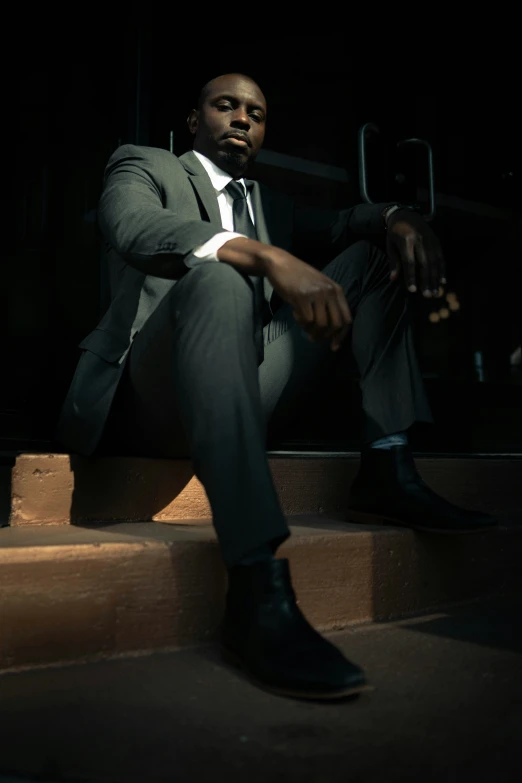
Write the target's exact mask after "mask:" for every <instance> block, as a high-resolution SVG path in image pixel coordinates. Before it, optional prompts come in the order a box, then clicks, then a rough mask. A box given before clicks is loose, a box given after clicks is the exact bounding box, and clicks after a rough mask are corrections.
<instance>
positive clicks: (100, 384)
mask: <svg viewBox="0 0 522 783" xmlns="http://www.w3.org/2000/svg"><path fill="white" fill-rule="evenodd" d="M252 201H253V207H254V213H255V217H256V229H257V233H258V237H259V240H260V241H261V242H265V243H267V244H272V245H276V246H278V247H282V248H284V249H285V250H289V251H290V252H296V254H297V253H299V254H300V257H303V254H302V252H301V251H302V249H303V248H308V249H309V250H310V252H314V250H315V251H316V250H318V249H320V250H322V252H323V253H326V256H325V261H324V263H325V264H326V263H327V262H328V261H329V260H330V259H332V258H334V257H335V255H336V254H337V253H339V252H341V250H343V249H344V248H345V247H346V246H347V245H348V244H350V241H354V240H355V239H356V237H357V234H360V233H364V234H367V233H378V232H380V231H382V224H381V212H382V210H383V208H384V207H385V206H386V205H385V204H372V205H368V204H361V205H358V206H355V207H352V208H350V209H345V210H317V209H303V208H300V207H297V206H296V205H295V202H294V200H293V199H292V198H291V197H289V196H287V195H286V194H282V193H278V192H277V191H274V190H272V189H269V188H266V187H265V186H263V185H261V184H259V183H257V182H256V183H254V185H253V189H252ZM98 220H99V226H100V229H101V233H102V236H103V239H104V249H105V256H106V260H107V263H108V271H109V281H110V295H111V303H110V305H109V307H108V310H107V312H106V313H105V315H104V316H103V318H102V319H101V321H100V323H99V324H98V326H97V327H96V329H94V330H93V331H92V332H91V333H90V334H89V335H87V337H86V338H85V339H84V340H82V342H81V343H80V346H79V347H80V349H81V350H82V354H81V357H80V360H79V363H78V366H77V368H76V372H75V374H74V377H73V379H72V383H71V386H70V388H69V391H68V393H67V396H66V399H65V401H64V404H63V407H62V411H61V415H60V418H59V422H58V427H57V432H56V437H57V439H58V440H59V441H60V442H61V443H62V444H63V445H64V446H65V447H66V448H67V449H68V450H69V451H71V452H76V453H79V454H83V455H89V454H92V453H93V452H94V450H95V449H96V446H97V445H98V443H99V440H100V438H101V435H102V432H103V428H104V425H105V422H106V420H107V416H108V414H109V410H110V407H111V403H112V400H113V398H114V394H115V392H116V388H117V386H118V383H119V380H120V378H121V375H122V372H123V368H124V365H125V360H126V357H127V355H128V353H129V350H130V348H131V346H132V341H133V340H134V338H135V336H136V334H137V333H138V332H139V331H140V329H141V328H142V326H143V324H144V323H145V321H146V320H147V318H149V316H150V315H151V314H152V313H153V312H154V310H155V309H156V307H157V306H158V305H159V303H160V302H161V300H162V299H163V297H164V296H165V295H166V294H167V293H168V291H169V290H170V289H171V288H172V286H173V285H175V284H176V282H177V280H179V279H180V278H181V277H182V276H184V275H185V274H188V273H189V272H190V269H189V268H188V267H187V265H186V261H187V260H188V259H190V257H191V256H192V254H193V251H194V250H195V249H196V248H197V247H199V246H200V245H202V244H203V243H204V242H206V241H207V240H208V239H210V238H211V237H213V236H214V235H215V234H217V233H218V232H220V231H222V230H223V228H222V225H221V216H220V212H219V206H218V203H217V198H216V194H215V191H214V188H213V186H212V183H211V182H210V179H209V177H208V175H207V173H206V171H205V169H204V167H203V166H202V165H201V163H200V162H199V160H198V159H197V157H196V156H195V155H194V153H193V152H187V153H185V154H184V155H182V156H181V157H179V158H178V157H176V156H175V155H172V154H171V153H170V152H168V151H167V150H164V149H159V148H154V147H138V146H134V145H131V144H125V145H123V146H121V147H119V148H118V149H117V150H116V151H115V152H114V153H113V155H112V156H111V158H110V159H109V162H108V164H107V167H106V169H105V174H104V186H103V192H102V195H101V198H100V202H99V208H98ZM305 260H306V259H305ZM263 284H264V295H265V299H266V301H267V302H268V303H269V304H270V302H272V306H273V305H274V299H273V298H272V294H273V289H272V286H271V285H270V283H269V282H268V280H267V279H266V278H264V281H263ZM273 311H274V310H273V309H272V312H273ZM258 317H261V314H258ZM259 360H260V361H262V356H261V357H259Z"/></svg>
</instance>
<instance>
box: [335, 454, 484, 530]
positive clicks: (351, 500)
mask: <svg viewBox="0 0 522 783" xmlns="http://www.w3.org/2000/svg"><path fill="white" fill-rule="evenodd" d="M347 520H348V521H353V522H366V523H370V524H388V525H400V526H404V527H411V528H413V529H414V530H419V531H425V532H429V533H447V534H457V533H479V532H482V531H484V530H489V529H491V528H494V527H496V526H497V524H498V523H497V520H496V519H495V518H494V517H492V516H490V515H489V514H484V513H483V512H481V511H469V510H467V509H464V508H460V507H459V506H455V505H453V504H452V503H449V502H448V501H447V500H444V498H442V497H440V495H437V494H436V493H435V492H434V491H433V490H432V489H430V488H429V487H428V485H427V484H426V483H425V482H424V481H423V480H422V478H421V477H420V476H419V474H418V473H417V469H416V467H415V463H414V460H413V455H412V453H411V449H410V447H409V446H393V447H392V448H391V449H371V448H367V449H365V450H363V453H362V455H361V466H360V469H359V472H358V474H357V476H356V477H355V479H354V481H353V484H352V486H351V488H350V493H349V497H348V512H347Z"/></svg>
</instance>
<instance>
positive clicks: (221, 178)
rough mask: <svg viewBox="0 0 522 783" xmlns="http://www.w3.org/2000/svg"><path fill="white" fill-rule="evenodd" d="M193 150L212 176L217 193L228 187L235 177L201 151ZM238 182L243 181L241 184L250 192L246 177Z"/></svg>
mask: <svg viewBox="0 0 522 783" xmlns="http://www.w3.org/2000/svg"><path fill="white" fill-rule="evenodd" d="M192 152H193V153H194V155H195V156H196V157H197V159H198V160H199V162H200V163H201V165H202V166H203V167H204V168H205V171H206V172H207V174H208V176H209V177H210V181H211V182H212V185H213V186H214V190H215V191H216V193H221V191H222V190H224V189H225V188H226V186H227V185H228V183H229V182H231V181H232V179H233V177H231V176H230V174H228V173H227V172H226V171H223V169H220V168H219V167H218V166H216V164H215V163H213V162H212V161H211V160H209V159H208V158H207V157H206V156H205V155H202V154H201V152H196V150H192ZM236 182H241V185H242V186H243V188H244V189H245V191H246V192H248V191H247V189H246V183H245V180H244V179H238V180H236Z"/></svg>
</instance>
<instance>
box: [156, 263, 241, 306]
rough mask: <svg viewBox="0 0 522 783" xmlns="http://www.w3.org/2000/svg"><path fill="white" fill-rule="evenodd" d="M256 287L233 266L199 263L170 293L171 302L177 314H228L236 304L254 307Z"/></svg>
mask: <svg viewBox="0 0 522 783" xmlns="http://www.w3.org/2000/svg"><path fill="white" fill-rule="evenodd" d="M252 292H253V287H252V285H251V282H250V280H249V279H248V278H247V277H246V276H245V275H243V274H242V273H241V272H239V271H238V270H237V269H235V268H234V267H233V266H231V265H230V264H224V263H221V262H219V261H217V262H209V263H204V264H198V265H197V266H195V267H192V268H191V269H190V270H189V272H188V273H187V274H186V275H185V276H184V277H183V278H182V279H181V280H180V281H179V283H176V285H174V286H173V287H172V289H171V291H170V303H171V305H172V306H173V307H174V309H175V311H176V314H177V315H178V314H180V313H181V312H191V313H196V312H198V313H199V312H201V310H202V309H203V310H204V311H205V313H209V312H210V311H211V310H213V309H215V310H216V312H221V313H227V312H228V313H229V312H230V308H231V307H232V306H233V305H234V306H235V307H236V309H237V308H238V306H239V307H240V308H241V307H244V309H245V311H246V310H248V308H249V307H250V308H251V307H252V303H253V295H252Z"/></svg>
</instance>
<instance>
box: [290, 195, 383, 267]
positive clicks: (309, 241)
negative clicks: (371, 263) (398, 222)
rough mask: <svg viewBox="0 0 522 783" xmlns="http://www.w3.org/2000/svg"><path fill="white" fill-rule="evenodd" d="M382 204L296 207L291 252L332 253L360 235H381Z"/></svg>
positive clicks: (341, 249) (339, 250) (343, 247)
mask: <svg viewBox="0 0 522 783" xmlns="http://www.w3.org/2000/svg"><path fill="white" fill-rule="evenodd" d="M387 206H390V204H389V203H382V204H357V205H356V206H354V207H350V208H349V209H320V208H317V207H296V209H295V213H294V229H295V230H294V235H295V242H296V244H295V252H296V254H297V255H300V254H302V253H303V252H305V249H306V253H307V254H308V253H309V252H311V253H312V254H314V255H318V254H319V255H324V252H325V249H327V250H328V253H329V255H331V254H332V253H331V251H333V254H334V255H336V254H338V253H340V252H341V251H343V250H344V249H345V248H346V247H347V246H348V245H350V244H351V243H353V242H355V241H356V240H357V237H358V235H360V234H383V233H384V231H385V224H384V220H383V215H382V213H383V210H384V209H385V208H386V207H387Z"/></svg>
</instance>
